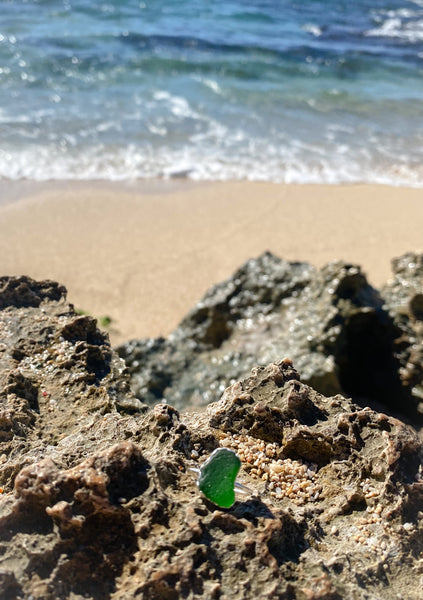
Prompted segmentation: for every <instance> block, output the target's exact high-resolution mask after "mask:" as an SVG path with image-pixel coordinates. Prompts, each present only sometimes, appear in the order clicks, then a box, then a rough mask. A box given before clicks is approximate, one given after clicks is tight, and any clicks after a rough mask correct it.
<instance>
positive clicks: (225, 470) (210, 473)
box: [196, 448, 251, 508]
mask: <svg viewBox="0 0 423 600" xmlns="http://www.w3.org/2000/svg"><path fill="white" fill-rule="evenodd" d="M240 468H241V460H240V458H239V456H238V455H237V454H236V453H235V452H234V451H233V450H230V449H229V448H217V449H216V450H215V451H214V452H212V454H210V456H209V458H208V459H207V460H206V461H205V462H204V463H203V464H202V465H201V468H200V469H198V470H196V471H197V472H198V473H199V475H198V479H197V486H198V488H199V490H200V491H201V492H202V493H203V494H204V496H205V497H206V498H207V499H208V500H210V502H213V504H216V505H217V506H220V507H221V508H230V507H231V506H232V505H233V503H234V502H235V491H236V492H239V493H244V494H249V493H251V490H249V489H248V488H247V487H245V486H244V485H242V484H240V483H237V482H236V477H237V475H238V472H239V469H240Z"/></svg>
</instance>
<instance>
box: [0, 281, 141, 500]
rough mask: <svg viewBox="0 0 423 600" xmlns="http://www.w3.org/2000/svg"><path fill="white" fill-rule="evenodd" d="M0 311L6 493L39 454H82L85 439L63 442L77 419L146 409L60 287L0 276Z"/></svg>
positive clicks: (76, 428) (1, 466)
mask: <svg viewBox="0 0 423 600" xmlns="http://www.w3.org/2000/svg"><path fill="white" fill-rule="evenodd" d="M0 306H1V307H2V310H0V486H2V487H4V488H5V489H10V486H11V485H13V481H14V478H15V476H16V474H17V473H18V472H19V471H20V470H21V469H22V467H23V466H25V465H28V464H30V463H32V462H35V461H39V460H40V459H41V458H43V457H44V456H50V455H54V457H55V460H57V461H58V462H59V463H60V464H63V466H70V465H71V464H72V463H73V462H74V461H78V460H80V459H81V458H82V457H84V456H86V452H87V445H86V441H85V443H84V447H82V445H81V447H80V448H79V447H78V444H73V445H72V448H71V449H67V448H65V446H66V441H65V442H64V441H63V440H67V439H69V436H71V435H74V436H75V435H77V433H78V432H79V433H80V435H81V436H82V433H81V431H82V430H81V424H82V422H84V426H86V425H87V422H89V421H92V422H93V423H94V422H95V421H98V420H100V419H102V418H105V417H106V416H107V414H108V413H110V412H111V411H113V410H117V411H120V412H122V413H131V412H134V411H139V410H143V409H145V408H146V407H145V406H144V405H143V404H142V403H141V402H140V401H139V400H138V399H136V398H135V397H134V394H133V393H132V392H131V390H130V388H129V382H128V377H127V376H126V375H124V371H125V364H124V363H123V361H122V360H121V359H120V358H119V357H118V356H117V355H116V353H115V352H114V351H112V349H111V346H110V342H109V340H108V337H107V335H106V334H103V333H101V332H100V331H99V330H98V329H97V327H96V321H95V319H93V318H92V317H89V316H81V315H78V314H77V313H76V312H75V310H74V308H73V306H72V305H70V304H69V303H67V302H66V289H65V288H64V287H63V286H60V285H59V284H57V283H55V282H51V281H42V282H37V281H34V280H32V279H30V278H29V277H2V278H0ZM103 433H104V432H103ZM91 444H92V447H93V448H94V447H95V445H96V441H95V439H93V440H92V442H91Z"/></svg>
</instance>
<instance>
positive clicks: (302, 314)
mask: <svg viewBox="0 0 423 600" xmlns="http://www.w3.org/2000/svg"><path fill="white" fill-rule="evenodd" d="M420 259H421V257H420ZM400 263H401V259H400V260H399V261H398V264H400ZM418 264H421V263H418ZM415 271H416V272H415V273H412V274H410V277H409V280H410V281H412V282H413V283H412V284H411V283H410V284H409V286H408V289H413V290H414V292H413V293H414V295H413V298H414V299H413V300H412V304H413V307H414V309H413V310H414V313H413V317H412V318H413V319H414V321H415V320H416V319H418V318H419V315H420V312H419V310H420V309H419V306H420V304H419V298H421V297H422V294H423V286H422V279H421V274H420V275H419V273H420V272H419V273H417V270H415ZM398 277H399V275H397V279H398ZM419 277H420V278H419ZM401 281H403V279H401ZM401 281H400V282H399V283H397V284H396V287H395V285H394V286H393V287H391V288H390V289H391V290H392V292H391V293H390V296H389V298H391V297H393V296H395V294H394V291H393V290H394V289H398V290H401ZM413 286H414V287H413ZM398 294H403V292H401V291H398V293H397V296H398ZM419 294H420V295H419ZM389 301H390V300H389V299H388V296H387V297H386V298H385V299H384V298H382V296H381V294H380V293H379V292H378V291H377V290H376V289H375V288H373V287H372V286H371V285H369V283H368V282H367V279H366V277H365V275H364V274H363V272H362V271H361V269H360V267H358V266H356V265H351V264H347V263H344V262H340V261H338V262H333V263H330V264H328V265H326V266H324V267H323V268H322V269H320V270H317V269H315V268H313V267H312V266H310V265H309V264H306V263H290V262H287V261H283V260H281V259H279V258H277V257H276V256H274V255H272V254H270V253H268V252H267V253H265V254H263V255H261V256H260V257H258V258H257V259H251V260H249V261H248V262H247V263H246V264H245V265H243V266H242V267H241V268H240V269H239V270H238V271H237V272H236V273H235V274H234V275H233V276H232V277H230V278H229V279H228V280H226V281H224V282H223V283H220V284H218V285H216V286H214V287H212V288H211V289H210V290H209V291H208V292H207V293H206V295H205V296H204V298H203V299H202V300H201V301H200V302H199V303H198V304H197V305H196V306H195V307H194V308H193V309H192V310H191V312H190V313H189V314H188V315H187V316H186V317H185V319H183V321H182V322H181V324H180V325H179V326H178V328H177V329H176V330H175V331H174V332H173V333H172V334H171V335H170V336H169V338H167V339H164V338H157V339H146V340H134V341H130V342H127V343H125V344H123V345H121V346H120V347H118V348H117V351H118V353H119V355H120V356H121V357H122V358H124V359H125V362H126V364H127V365H128V368H129V371H130V374H131V386H132V389H133V390H134V392H135V394H136V395H137V396H138V397H140V398H142V399H143V401H145V402H147V403H149V404H154V403H156V402H160V401H167V402H169V403H170V404H172V405H173V406H176V407H177V408H179V409H181V408H184V407H187V406H191V407H195V406H201V405H206V404H208V403H210V402H213V401H216V400H217V399H218V398H219V396H220V395H221V394H222V392H223V391H224V389H225V388H226V387H227V386H228V385H230V384H231V383H233V382H234V381H236V380H237V379H239V378H242V377H245V376H246V375H247V374H248V373H249V371H250V369H251V368H252V367H253V366H254V365H257V364H258V365H266V364H268V363H269V362H272V361H275V360H280V359H281V358H283V357H285V356H287V357H289V358H291V359H293V361H294V363H295V365H296V367H297V368H298V370H299V372H300V373H301V378H302V381H304V382H305V383H308V384H309V385H311V386H312V387H314V388H315V389H316V390H318V391H319V392H321V393H323V394H326V395H331V394H336V393H343V394H345V395H347V396H352V397H353V398H355V399H356V400H357V401H360V402H362V403H364V404H368V403H369V402H370V401H372V402H376V403H382V404H383V405H385V406H386V407H388V409H389V410H391V411H392V412H394V413H395V412H399V413H402V414H406V415H408V416H409V417H410V418H411V419H412V420H413V422H415V423H416V424H417V423H418V422H421V421H422V420H423V414H422V413H421V412H420V411H419V402H418V401H417V400H416V394H414V392H413V391H412V390H413V387H415V385H414V384H415V381H416V380H418V381H420V382H421V373H422V370H423V360H422V359H423V352H422V351H421V345H418V347H417V346H416V344H415V342H414V338H413V337H412V336H411V335H409V327H408V324H407V323H404V322H403V321H402V320H401V319H398V318H397V317H396V314H397V313H394V312H393V311H392V310H391V309H390V308H389V306H390V305H389V306H388V302H389ZM384 302H386V303H387V304H386V306H384ZM390 302H391V304H392V301H390ZM416 315H417V316H416ZM420 323H421V321H420ZM419 339H420V338H419ZM410 357H411V358H410ZM408 363H410V364H408ZM411 364H412V365H414V366H413V367H412V369H411V367H410V365H411ZM404 368H407V369H408V371H407V374H405V373H404V372H403V370H404ZM411 370H412V371H413V372H412V373H411ZM414 391H415V390H414ZM418 393H419V394H420V388H419V391H418ZM413 394H414V395H413Z"/></svg>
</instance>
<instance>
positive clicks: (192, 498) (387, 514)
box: [0, 302, 423, 600]
mask: <svg viewBox="0 0 423 600" xmlns="http://www.w3.org/2000/svg"><path fill="white" fill-rule="evenodd" d="M65 308H66V307H64V306H63V304H62V308H61V310H62V311H63V310H65ZM43 309H44V311H45V312H44V313H43V312H41V311H42V310H43ZM37 310H39V311H40V315H43V316H45V315H46V314H49V313H50V312H52V319H53V322H54V321H55V319H58V318H60V317H58V316H57V310H58V306H55V305H54V303H53V304H52V303H51V302H48V303H42V304H41V305H40V308H39V309H37ZM66 310H67V311H69V307H67V308H66ZM32 317H33V320H34V321H35V317H36V314H33V315H32ZM13 319H14V316H13V313H10V314H9V327H11V323H12V322H13ZM6 321H7V319H6ZM68 323H69V321H68V320H67V319H65V322H64V324H63V325H64V327H66V325H67V324H68ZM72 330H73V331H74V328H73V329H72ZM9 331H10V329H9ZM44 335H45V344H47V345H48V344H49V343H50V342H51V341H52V340H53V339H55V333H54V327H53V331H52V330H50V331H49V330H48V329H46V328H44ZM96 335H97V334H96ZM40 336H41V332H40ZM6 337H7V336H6ZM38 344H41V337H39V338H38ZM29 348H33V349H34V350H37V348H34V347H33V346H32V345H30V346H29ZM30 356H31V354H30V353H27V354H26V358H27V359H29V357H30ZM35 356H38V354H37V352H35V353H34V357H35ZM22 360H23V359H22ZM39 360H41V359H39ZM112 361H113V356H112ZM84 365H85V366H86V362H84ZM68 369H69V373H70V374H72V373H73V372H75V373H77V374H79V375H81V373H82V367H81V364H80V362H79V361H75V362H74V363H73V364H72V365H69V367H68ZM39 377H41V376H40V373H39V371H38V370H37V371H35V373H34V376H33V379H32V380H31V382H30V383H31V385H32V386H33V387H30V386H29V387H28V386H27V387H25V386H23V387H24V388H25V390H29V391H25V392H23V391H22V392H20V394H21V395H20V396H19V397H22V396H23V395H24V394H25V396H26V397H27V399H26V401H27V403H28V406H29V407H26V408H25V410H26V413H27V414H29V415H32V414H33V413H34V415H33V418H31V419H29V422H28V423H23V424H22V426H21V427H17V429H16V430H15V429H13V430H12V435H13V439H17V440H18V439H19V440H21V442H22V444H23V446H22V448H23V449H24V453H25V443H28V444H30V443H31V440H33V439H35V434H36V433H37V434H38V436H39V439H40V440H41V442H40V450H39V459H38V460H34V456H33V455H31V460H29V461H28V463H27V464H26V465H24V464H20V467H19V471H18V472H17V473H15V474H14V476H13V477H12V475H11V474H10V473H9V475H8V477H7V480H6V486H7V488H6V490H5V492H4V493H3V494H2V496H0V597H1V598H2V599H5V600H8V599H12V598H13V599H15V598H21V599H24V600H29V599H30V598H31V599H34V598H39V599H41V598H42V599H43V600H53V599H54V600H56V599H59V600H61V599H63V600H64V599H66V600H67V599H69V600H75V599H81V600H82V598H85V599H87V598H92V599H99V600H100V599H110V600H112V599H113V600H120V599H122V600H123V599H125V600H126V599H127V598H137V599H143V600H163V599H167V600H178V599H179V598H186V599H188V600H194V598H195V599H199V598H204V599H207V600H209V599H213V598H215V599H219V600H241V599H243V600H249V599H257V598H260V599H264V600H267V599H268V600H271V599H274V600H324V599H326V600H338V599H342V598H348V599H352V600H394V599H395V600H397V599H398V597H401V598H402V599H403V600H417V599H418V598H420V597H421V585H420V584H419V579H420V578H421V576H422V573H423V561H422V551H423V520H422V517H423V514H422V513H421V512H419V511H420V510H421V508H422V502H423V482H422V458H423V448H422V445H421V443H420V442H419V440H418V438H417V436H416V434H415V433H414V432H413V431H412V430H411V428H409V427H408V426H406V425H404V424H403V423H401V422H400V421H398V420H396V419H394V418H391V417H388V416H386V415H383V414H379V413H376V412H374V411H373V410H371V409H368V408H366V409H362V408H360V407H358V406H357V405H355V404H353V403H352V402H351V401H350V400H347V399H345V398H343V397H342V396H334V397H330V398H327V397H324V396H322V395H320V394H319V393H317V392H316V391H314V390H313V389H312V388H310V387H309V386H307V385H305V384H304V383H301V382H300V381H299V376H298V373H297V372H296V371H295V370H294V368H293V367H292V363H291V362H290V361H289V360H284V361H280V362H278V363H272V364H270V365H268V366H267V367H257V368H255V369H253V372H252V374H251V376H250V377H248V378H247V379H245V380H243V381H240V382H237V383H235V384H233V385H232V386H230V387H229V388H228V389H227V390H226V391H225V393H224V395H223V396H222V398H221V400H219V401H218V402H217V403H215V404H212V405H210V406H209V407H208V409H207V411H204V410H203V411H198V412H188V413H185V414H180V413H179V412H178V411H177V410H176V409H174V408H172V407H171V406H169V405H166V404H157V405H156V406H154V407H153V408H152V409H150V410H149V411H147V412H144V411H142V410H133V411H132V414H125V413H124V412H123V411H122V410H121V409H120V408H119V403H118V402H111V401H108V403H107V406H108V410H107V411H104V412H102V409H101V408H99V406H98V404H97V403H96V404H95V406H94V407H93V411H92V412H90V411H89V410H87V408H86V407H85V406H84V403H83V402H81V403H78V404H76V405H75V406H74V410H73V411H72V413H71V415H72V417H73V419H74V420H73V425H72V426H71V425H69V427H68V428H67V429H65V430H64V435H63V437H62V438H61V439H60V441H57V440H56V445H55V446H54V447H53V448H51V447H49V445H48V444H49V441H48V440H49V438H48V437H44V428H45V422H43V421H42V420H41V419H39V418H38V413H37V410H39V409H37V408H36V407H34V398H35V391H34V389H33V388H36V386H37V382H38V380H39V379H38V378H39ZM118 380H119V379H118ZM119 381H121V380H119ZM81 385H82V384H81V380H80V379H79V378H77V379H76V380H75V382H73V381H71V382H68V386H69V388H70V389H71V388H72V387H73V386H75V387H76V388H77V389H78V390H79V393H81V389H82V390H83V389H85V388H84V387H83V386H82V387H81ZM85 385H86V386H90V385H92V383H91V380H89V382H86V383H85ZM20 389H23V388H22V387H21V388H20ZM11 393H12V394H13V393H15V392H11ZM102 397H103V396H102ZM104 397H106V396H104ZM107 397H108V396H107ZM28 398H32V400H30V399H28ZM89 398H90V395H88V394H87V395H86V397H85V399H86V400H87V401H88V400H89ZM24 399H25V398H24ZM2 401H3V402H4V396H3V397H2ZM31 404H32V407H31ZM56 410H58V411H60V410H61V408H60V407H58V408H57V409H56ZM63 410H64V411H65V407H63ZM31 411H32V412H31ZM47 431H48V430H47ZM241 440H244V444H246V446H247V447H248V445H250V447H253V446H252V444H255V443H258V444H264V445H265V446H264V451H263V452H262V453H261V454H260V453H258V454H257V455H256V456H254V459H256V460H257V464H255V461H254V462H251V459H250V457H248V455H243V456H244V458H243V463H242V471H241V474H240V480H241V481H242V483H243V484H244V485H246V486H248V487H249V488H250V490H251V492H250V494H249V495H246V496H245V495H244V496H243V499H242V501H237V502H235V504H234V505H233V506H232V507H231V508H230V509H220V508H219V507H217V506H215V505H213V504H212V503H210V502H209V501H208V500H207V499H206V498H205V497H203V496H202V495H201V494H200V492H199V491H198V489H197V487H196V485H195V479H194V477H193V473H192V472H191V471H190V469H192V468H196V467H198V465H199V463H200V464H201V462H202V461H203V460H204V459H205V458H206V457H207V456H208V455H209V454H210V453H211V452H212V450H213V449H215V448H217V447H218V446H219V445H226V446H228V445H230V444H231V443H238V442H240V441H241ZM33 443H34V444H36V442H33ZM270 447H271V448H272V453H273V454H272V455H271V454H270V452H269V449H270ZM41 448H42V450H41ZM4 450H5V451H4V454H3V459H2V460H3V463H4V465H5V466H7V464H8V463H9V461H12V463H13V464H17V455H18V450H17V448H16V447H14V448H12V451H13V452H14V456H12V457H11V456H10V454H8V453H7V450H8V448H7V447H6V448H5V449H4ZM270 456H271V458H270ZM265 461H267V465H268V470H267V471H266V469H265V467H263V468H264V470H263V472H262V471H261V466H259V465H263V464H264V462H265ZM66 462H67V463H68V464H66ZM294 464H296V465H297V466H298V465H299V468H302V469H303V471H302V472H304V473H306V475H307V477H309V478H310V480H309V481H305V484H306V486H309V485H310V481H311V480H312V482H313V483H312V493H311V494H309V493H306V494H304V490H305V489H310V488H309V487H304V488H303V482H297V480H296V475H295V473H294V470H293V471H292V473H291V474H290V471H289V469H290V468H293V467H290V466H289V465H294ZM286 465H288V467H287V468H288V472H287V473H286V472H285V480H284V482H283V483H281V484H280V485H281V489H275V488H274V487H272V483H271V482H270V480H269V478H266V474H267V475H269V474H271V473H272V472H273V471H276V472H279V471H281V470H282V469H284V468H285V466H286ZM295 468H296V469H297V468H298V467H295ZM12 481H13V487H12Z"/></svg>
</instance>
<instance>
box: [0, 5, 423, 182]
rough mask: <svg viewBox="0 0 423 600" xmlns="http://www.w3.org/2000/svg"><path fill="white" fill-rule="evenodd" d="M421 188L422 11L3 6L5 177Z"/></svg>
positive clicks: (0, 56)
mask: <svg viewBox="0 0 423 600" xmlns="http://www.w3.org/2000/svg"><path fill="white" fill-rule="evenodd" d="M151 177H190V178H192V179H213V180H222V179H223V180H224V179H252V180H265V181H286V182H291V181H292V182H329V183H332V182H333V183H334V182H356V181H366V182H367V181H368V182H370V181H372V182H384V183H394V184H409V185H418V186H421V185H422V184H423V0H419V1H417V0H415V1H399V0H392V1H391V2H382V1H380V0H356V1H355V2H354V3H352V2H350V1H347V0H345V1H334V0H325V1H324V0H308V1H307V2H304V1H303V2H292V1H291V2H288V1H284V0H280V1H276V0H242V1H241V0H236V1H235V0H215V1H214V2H211V1H210V0H166V1H165V0H154V1H151V2H149V1H147V0H145V1H141V2H140V0H111V1H109V2H101V1H100V2H94V1H92V0H63V1H59V0H39V1H35V0H26V1H24V0H9V1H4V0H3V1H0V178H9V179H20V178H33V179H41V180H43V179H68V178H70V179H89V178H100V179H112V180H119V179H127V178H151Z"/></svg>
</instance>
